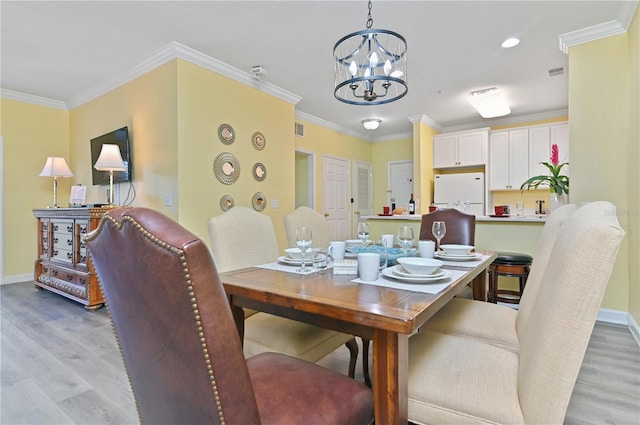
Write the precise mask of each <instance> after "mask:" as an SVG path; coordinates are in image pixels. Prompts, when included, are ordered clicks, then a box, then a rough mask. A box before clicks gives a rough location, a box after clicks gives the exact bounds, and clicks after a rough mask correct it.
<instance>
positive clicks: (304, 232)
mask: <svg viewBox="0 0 640 425" xmlns="http://www.w3.org/2000/svg"><path fill="white" fill-rule="evenodd" d="M311 242H312V236H311V227H309V226H304V225H302V226H298V228H297V229H296V245H297V246H298V249H299V250H300V252H301V253H302V267H300V268H299V269H297V270H296V271H298V272H300V273H306V272H307V271H308V269H307V264H306V262H305V260H306V255H307V250H308V249H309V248H311Z"/></svg>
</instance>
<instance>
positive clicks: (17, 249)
mask: <svg viewBox="0 0 640 425" xmlns="http://www.w3.org/2000/svg"><path fill="white" fill-rule="evenodd" d="M1 102H2V110H1V112H2V115H1V119H0V121H1V122H2V136H3V137H4V153H3V156H4V163H3V176H2V180H3V186H4V188H3V191H4V193H3V195H4V196H3V202H2V208H3V215H4V235H3V237H4V273H5V276H14V275H23V274H29V273H31V274H33V262H34V261H35V259H36V255H37V252H38V251H37V245H36V232H37V226H36V219H35V218H34V217H33V214H32V212H31V210H32V209H34V208H45V207H47V206H49V205H51V204H52V203H53V179H52V178H50V177H39V176H38V175H39V174H40V172H41V171H42V167H44V164H45V162H46V160H47V157H48V156H62V157H65V158H66V160H67V163H68V164H69V167H70V168H71V171H72V172H73V173H74V174H77V170H76V168H75V167H74V166H73V163H72V162H71V161H70V159H69V112H67V111H64V110H61V109H55V108H50V107H45V106H38V105H33V104H30V103H25V102H19V101H15V100H9V99H1ZM72 181H73V178H61V179H58V205H59V206H67V205H68V204H69V194H70V186H71V184H72Z"/></svg>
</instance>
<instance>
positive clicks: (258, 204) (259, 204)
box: [251, 192, 267, 211]
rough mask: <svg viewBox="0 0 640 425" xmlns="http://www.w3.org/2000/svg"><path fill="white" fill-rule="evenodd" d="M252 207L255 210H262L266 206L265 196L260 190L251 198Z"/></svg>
mask: <svg viewBox="0 0 640 425" xmlns="http://www.w3.org/2000/svg"><path fill="white" fill-rule="evenodd" d="M251 203H252V204H253V209H254V210H256V211H262V210H263V209H264V207H266V206H267V197H266V196H265V194H264V193H262V192H256V193H255V194H254V195H253V199H252V200H251Z"/></svg>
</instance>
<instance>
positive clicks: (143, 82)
mask: <svg viewBox="0 0 640 425" xmlns="http://www.w3.org/2000/svg"><path fill="white" fill-rule="evenodd" d="M176 73H177V70H176V62H175V61H172V62H169V63H167V64H164V65H162V66H160V67H158V68H156V69H154V70H153V71H151V72H149V73H147V74H145V75H143V76H141V77H139V78H136V79H135V80H133V81H131V82H129V83H127V84H124V85H122V86H120V87H118V88H116V89H115V90H112V91H110V92H109V93H107V94H105V95H103V96H100V97H98V98H96V99H94V100H92V101H90V102H87V103H85V104H84V105H81V106H79V107H77V108H75V109H73V110H72V111H71V121H70V129H71V130H70V131H71V160H72V162H73V166H72V168H73V169H74V170H77V172H76V176H75V181H76V183H81V184H83V185H87V186H88V188H87V200H86V202H87V203H102V202H105V200H106V197H105V188H106V187H107V186H93V185H92V182H91V166H92V164H91V154H90V144H89V140H90V139H92V138H94V137H97V136H99V135H101V134H104V133H107V132H109V131H111V130H115V129H117V128H120V127H122V126H125V125H126V126H128V127H129V139H130V146H131V161H132V163H133V168H132V176H133V187H134V188H135V200H134V201H133V204H132V206H144V207H148V208H152V209H155V210H158V211H160V212H161V213H163V214H166V215H168V216H169V217H171V218H173V219H174V220H177V219H178V206H177V203H176V198H177V194H178V190H177V188H178V182H177V177H178V150H177V143H178V140H177V115H176V75H177V74H176ZM119 186H120V188H119V191H120V203H122V202H124V200H125V197H126V193H127V192H128V190H129V187H130V185H129V183H120V184H119ZM165 194H172V195H173V198H174V204H173V206H171V207H165V206H164V198H163V196H164V195H165Z"/></svg>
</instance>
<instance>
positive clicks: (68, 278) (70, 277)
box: [67, 273, 73, 282]
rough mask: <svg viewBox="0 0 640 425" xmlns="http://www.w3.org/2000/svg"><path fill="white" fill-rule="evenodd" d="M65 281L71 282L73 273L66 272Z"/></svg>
mask: <svg viewBox="0 0 640 425" xmlns="http://www.w3.org/2000/svg"><path fill="white" fill-rule="evenodd" d="M67 281H68V282H73V275H72V274H71V273H67Z"/></svg>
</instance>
